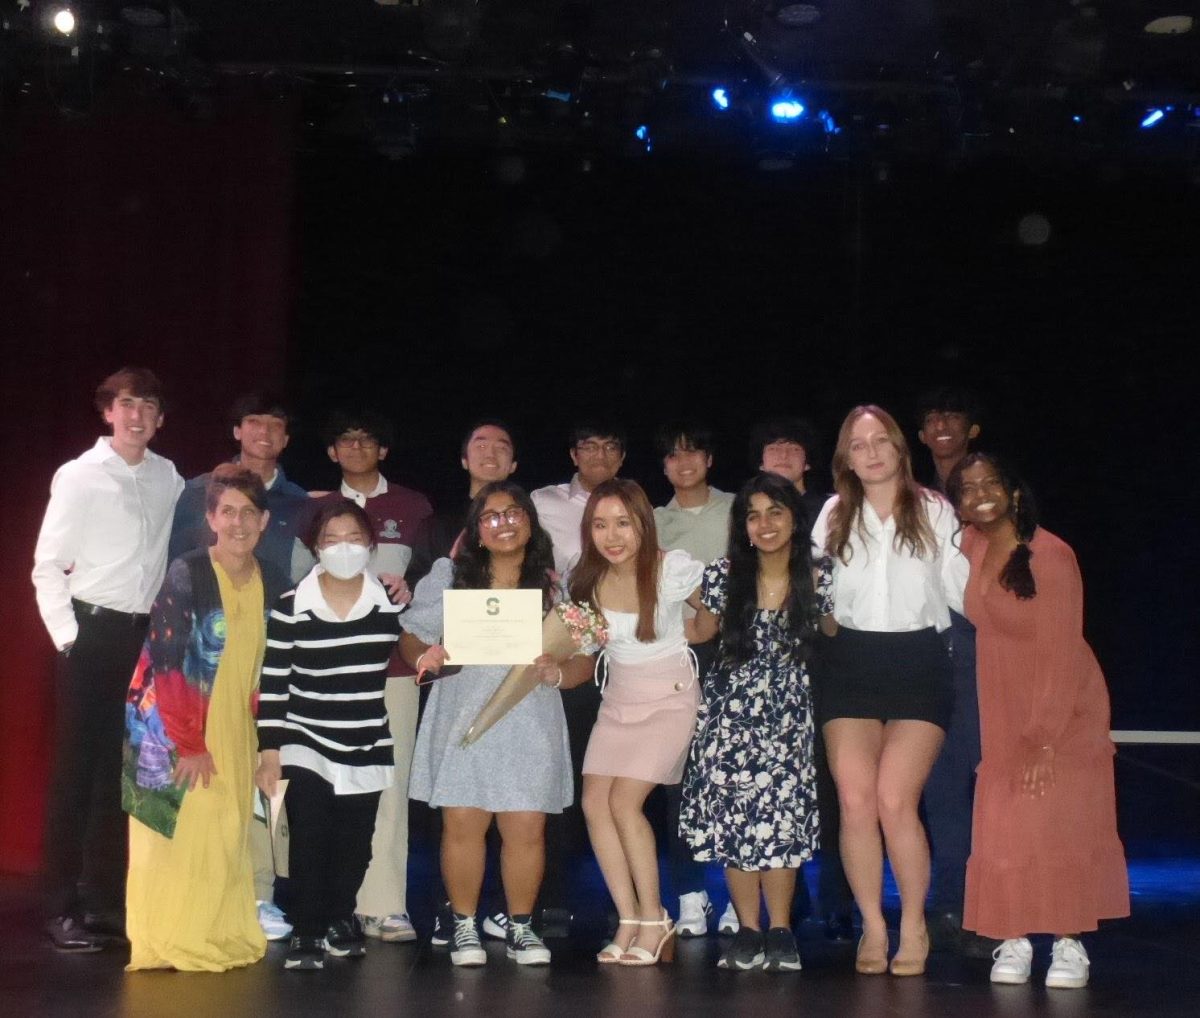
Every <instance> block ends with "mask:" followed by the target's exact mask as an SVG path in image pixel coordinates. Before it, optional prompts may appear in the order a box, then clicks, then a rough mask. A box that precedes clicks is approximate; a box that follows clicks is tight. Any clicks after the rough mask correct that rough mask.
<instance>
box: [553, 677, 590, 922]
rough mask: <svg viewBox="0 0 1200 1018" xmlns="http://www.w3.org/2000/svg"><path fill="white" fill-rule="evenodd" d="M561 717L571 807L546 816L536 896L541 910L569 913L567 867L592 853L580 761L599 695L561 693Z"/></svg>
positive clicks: (586, 690) (585, 689)
mask: <svg viewBox="0 0 1200 1018" xmlns="http://www.w3.org/2000/svg"><path fill="white" fill-rule="evenodd" d="M562 699H563V713H564V714H565V715H566V719H567V738H568V742H569V744H570V747H571V776H572V779H573V781H574V783H575V798H574V804H573V805H571V806H568V807H567V809H566V810H565V811H563V812H562V813H550V814H548V815H547V816H546V869H545V874H544V876H543V877H542V889H541V892H540V893H539V895H538V904H539V907H541V908H563V909H568V910H569V909H570V895H569V889H568V887H567V869H568V867H569V865H570V864H571V863H573V862H575V861H577V860H578V859H580V858H581V857H583V856H586V855H588V854H589V853H590V852H591V844H592V843H591V839H590V838H589V837H588V832H587V821H586V819H585V818H584V816H583V807H582V806H581V805H580V803H581V801H582V795H583V757H584V754H585V753H586V752H587V744H588V739H589V738H590V737H591V734H592V726H593V725H595V723H596V714H597V713H598V712H599V710H600V699H601V697H600V691H599V690H598V689H597V688H596V687H595V685H593V684H592V683H591V682H588V683H585V684H584V685H582V686H576V687H575V688H574V689H571V690H567V691H566V692H564V693H563V698H562Z"/></svg>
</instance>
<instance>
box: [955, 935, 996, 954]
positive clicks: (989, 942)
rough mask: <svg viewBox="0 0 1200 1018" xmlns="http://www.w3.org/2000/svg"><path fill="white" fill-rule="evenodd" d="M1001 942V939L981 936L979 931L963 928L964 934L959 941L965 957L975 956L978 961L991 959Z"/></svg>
mask: <svg viewBox="0 0 1200 1018" xmlns="http://www.w3.org/2000/svg"><path fill="white" fill-rule="evenodd" d="M1000 944H1001V941H999V940H993V939H992V938H991V937H981V936H980V935H979V934H978V933H975V932H974V931H972V930H963V932H962V936H961V937H960V938H959V941H958V949H959V951H960V952H961V953H962V956H963V957H964V958H973V959H975V960H976V961H991V960H992V957H993V954H992V952H994V951H995V950H996V948H998V947H999V946H1000Z"/></svg>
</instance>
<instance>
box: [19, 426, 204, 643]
mask: <svg viewBox="0 0 1200 1018" xmlns="http://www.w3.org/2000/svg"><path fill="white" fill-rule="evenodd" d="M182 491H183V478H182V477H180V476H179V473H178V472H177V471H176V470H175V464H173V463H172V462H171V461H170V460H168V459H165V458H163V457H162V456H159V455H157V454H156V453H153V452H150V451H148V450H147V452H146V455H145V458H144V459H143V460H142V462H141V463H138V464H137V465H136V466H130V465H129V464H128V463H126V462H125V460H123V459H122V458H121V457H120V456H119V455H118V454H117V453H115V452H114V451H113V449H112V445H111V444H110V440H109V439H108V438H101V439H99V440H98V441H97V442H96V444H95V445H94V446H93V447H92V448H91V449H89V450H88V451H87V452H85V453H84V454H83V455H82V456H80V457H79V458H78V459H73V460H71V461H70V462H68V463H64V464H63V465H62V466H61V467H59V468H58V470H57V472H56V473H55V474H54V480H52V481H51V482H50V502H49V504H48V505H47V506H46V515H45V517H44V518H43V519H42V529H41V531H40V533H39V534H38V540H37V547H36V548H35V550H34V553H33V585H34V587H36V588H37V604H38V611H40V612H41V615H42V621H43V622H44V623H45V625H46V629H47V631H48V632H49V633H50V638H51V639H52V640H53V641H54V645H55V646H56V647H58V648H59V649H60V650H61V649H62V648H63V647H65V646H66V645H67V644H69V643H74V641H75V637H76V636H77V635H78V632H79V626H78V624H77V623H76V621H75V612H74V610H73V609H72V608H71V598H73V597H74V598H77V599H78V600H80V601H87V602H88V603H89V604H95V605H100V606H101V607H103V608H112V609H114V610H115V611H122V612H135V613H142V614H144V613H146V612H149V611H150V607H151V605H152V604H153V603H154V598H155V596H156V595H157V594H158V589H159V587H161V586H162V581H163V576H164V575H165V574H166V571H167V542H168V541H169V539H170V537H171V521H172V519H173V517H174V509H175V502H176V500H177V499H178V498H179V494H180V492H182Z"/></svg>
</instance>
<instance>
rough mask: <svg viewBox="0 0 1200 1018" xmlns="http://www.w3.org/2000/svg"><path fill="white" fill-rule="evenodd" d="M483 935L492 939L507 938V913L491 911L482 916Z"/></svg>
mask: <svg viewBox="0 0 1200 1018" xmlns="http://www.w3.org/2000/svg"><path fill="white" fill-rule="evenodd" d="M483 935H484V936H485V937H491V939H492V940H507V939H508V913H507V912H493V913H492V914H491V915H487V916H484V917H483Z"/></svg>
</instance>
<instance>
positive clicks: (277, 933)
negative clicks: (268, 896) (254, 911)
mask: <svg viewBox="0 0 1200 1018" xmlns="http://www.w3.org/2000/svg"><path fill="white" fill-rule="evenodd" d="M257 904H258V925H259V926H261V927H262V931H263V936H264V937H266V938H267V939H268V940H287V938H288V937H290V936H291V935H292V924H291V923H289V922H288V921H287V919H285V918H284V916H283V912H282V911H281V910H280V909H279V908H277V907H276V905H275V903H274V902H273V901H260V902H258V903H257Z"/></svg>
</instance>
